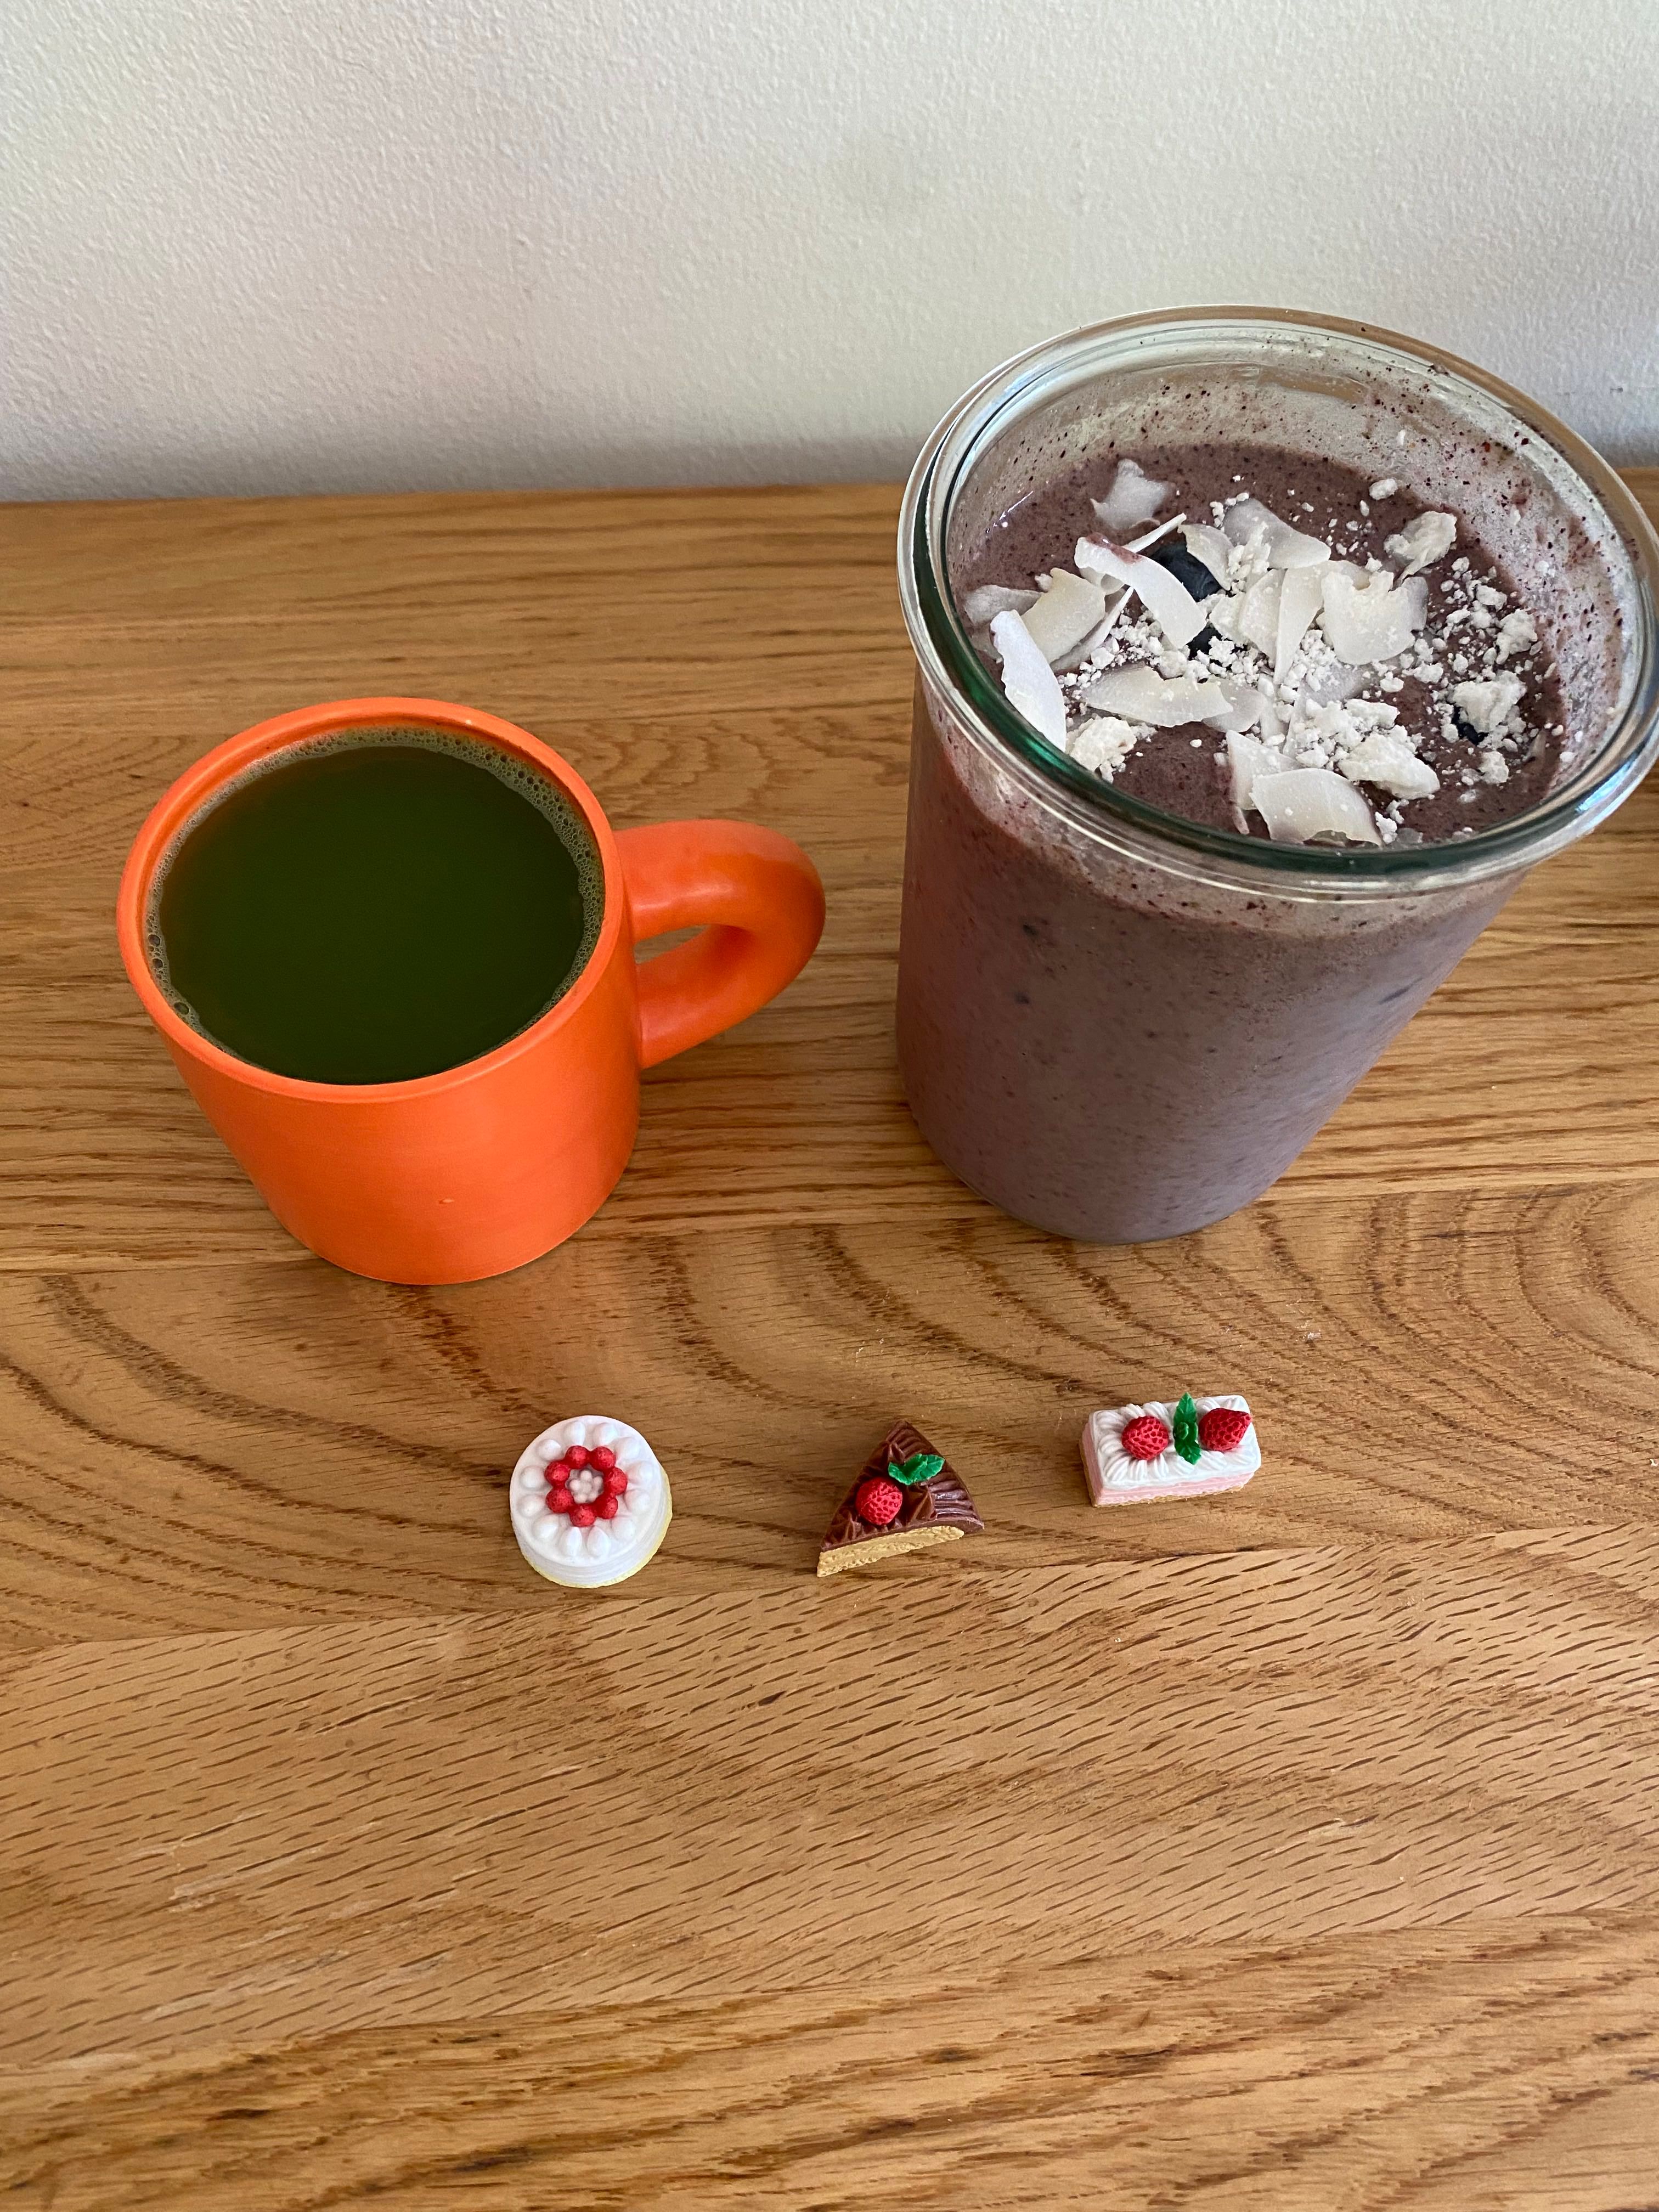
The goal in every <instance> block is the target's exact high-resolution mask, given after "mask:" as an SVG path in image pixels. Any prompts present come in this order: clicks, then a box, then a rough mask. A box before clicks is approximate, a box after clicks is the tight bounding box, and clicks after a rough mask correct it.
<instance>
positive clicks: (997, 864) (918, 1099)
mask: <svg viewBox="0 0 1659 2212" xmlns="http://www.w3.org/2000/svg"><path fill="white" fill-rule="evenodd" d="M1512 887H1513V884H1512V879H1510V880H1505V881H1504V882H1503V883H1501V884H1499V885H1498V887H1497V888H1495V889H1486V890H1483V891H1482V892H1481V893H1480V894H1479V895H1477V896H1470V897H1468V898H1466V899H1462V900H1459V901H1456V902H1452V903H1450V904H1449V905H1437V906H1436V907H1435V908H1433V910H1432V911H1431V912H1424V911H1420V910H1417V909H1413V910H1412V911H1408V912H1401V913H1399V914H1397V915H1396V914H1395V913H1394V912H1393V910H1392V909H1388V910H1385V911H1384V912H1383V913H1382V914H1366V915H1361V914H1359V913H1358V912H1356V913H1355V915H1354V916H1353V917H1352V927H1343V928H1339V929H1336V930H1329V929H1325V928H1319V927H1314V926H1313V925H1312V918H1311V917H1301V916H1297V915H1291V916H1288V917H1287V916H1285V915H1277V914H1275V913H1274V912H1273V909H1272V908H1271V906H1270V905H1269V904H1268V903H1267V902H1262V903H1261V905H1259V906H1256V907H1255V908H1250V907H1249V906H1247V907H1246V909H1245V910H1244V911H1243V912H1241V913H1240V914H1239V915H1237V917H1236V918H1224V917H1223V916H1221V915H1218V914H1216V913H1215V912H1213V911H1207V912H1206V910H1205V907H1204V905H1203V903H1202V902H1199V901H1188V899H1187V898H1185V897H1184V896H1182V890H1181V888H1180V886H1179V884H1176V883H1173V882H1172V883H1171V884H1170V885H1169V886H1168V887H1167V888H1166V887H1164V885H1162V884H1160V883H1159V882H1158V880H1157V878H1155V877H1153V876H1152V875H1151V874H1150V873H1148V874H1145V875H1142V876H1140V877H1139V878H1136V877H1135V876H1134V874H1133V872H1126V873H1125V876H1124V879H1123V880H1122V882H1121V884H1118V885H1117V886H1115V887H1114V888H1113V889H1111V890H1105V889H1103V886H1102V885H1101V884H1100V882H1099V881H1098V879H1097V878H1096V877H1095V876H1093V875H1091V873H1090V872H1088V871H1087V870H1086V869H1085V867H1084V866H1080V865H1079V859H1078V856H1077V854H1076V853H1075V851H1074V850H1073V849H1071V848H1068V846H1067V845H1066V843H1065V842H1063V841H1060V840H1051V839H1048V838H1046V837H1043V836H1034V835H1033V834H1031V824H1030V821H1029V820H1025V821H1021V820H1018V819H1016V820H1014V821H1010V820H1009V819H1008V818H1007V816H1006V813H1005V811H1004V810H1003V809H1002V808H1001V807H1000V805H997V804H996V803H995V802H994V800H993V801H992V803H989V804H987V793H985V792H984V790H983V789H982V788H978V789H976V788H975V779H974V777H973V769H972V763H971V762H969V761H965V760H964V759H963V757H962V756H961V754H960V753H959V752H957V750H955V749H953V748H952V747H951V745H950V744H948V743H947V742H946V741H945V739H944V738H942V737H941V734H940V732H939V730H938V729H937V728H936V727H935V726H934V723H933V718H932V716H931V715H930V714H929V713H928V711H927V704H926V702H925V700H919V702H918V706H917V711H916V714H915V723H914V726H913V732H912V738H911V755H910V814H909V833H908V842H907V846H906V858H905V876H904V918H903V924H902V951H901V957H900V963H899V993H898V1038H899V1059H900V1065H901V1067H902V1073H903V1078H904V1085H905V1091H906V1095H907V1097H908V1099H909V1102H910V1108H911V1111H912V1112H913V1113H914V1114H915V1117H916V1120H917V1121H918V1122H919V1123H920V1124H921V1128H922V1131H923V1133H925V1134H926V1136H927V1139H928V1141H929V1143H930V1144H931V1145H932V1146H933V1149H934V1150H935V1151H936V1152H938V1153H939V1157H940V1158H942V1159H943V1160H945V1162H946V1163H947V1164H948V1165H949V1166H950V1167H951V1169H952V1170H954V1171H955V1173H956V1174H957V1175H959V1176H961V1177H962V1179H963V1182H966V1183H968V1184H969V1185H971V1187H972V1188H974V1189H975V1190H976V1191H978V1192H979V1193H980V1194H981V1196H982V1197H985V1198H988V1199H990V1200H993V1201H994V1203H995V1204H996V1205H998V1206H1001V1207H1002V1208H1003V1209H1004V1211H1005V1212H1009V1213H1012V1214H1014V1215H1016V1216H1018V1218H1019V1219H1020V1220H1022V1221H1029V1222H1031V1223H1033V1224H1034V1225H1036V1227H1037V1228H1039V1229H1048V1230H1053V1231H1057V1232H1059V1233H1060V1234H1061V1235H1064V1236H1067V1237H1083V1238H1086V1239H1088V1240H1090V1241H1091V1242H1097V1243H1109V1244H1128V1243H1140V1242H1141V1241H1142V1240H1144V1239H1148V1238H1152V1237H1173V1236H1177V1235H1179V1234H1180V1233H1182V1231H1185V1230H1188V1229H1195V1228H1199V1227H1201V1226H1202V1225H1204V1224H1205V1223H1206V1222H1210V1221H1216V1220H1218V1219H1220V1218H1221V1217H1222V1216H1223V1215H1225V1214H1228V1213H1231V1212H1233V1211H1234V1210H1235V1209H1236V1208H1237V1207H1238V1206H1243V1205H1245V1204H1247V1203H1248V1202H1249V1200H1251V1199H1253V1198H1255V1197H1257V1196H1258V1195H1259V1194H1261V1191H1263V1190H1264V1189H1266V1188H1267V1185H1268V1184H1269V1183H1271V1182H1273V1181H1274V1180H1275V1179H1276V1178H1277V1177H1278V1176H1279V1175H1280V1174H1282V1173H1283V1171H1284V1170H1285V1168H1287V1167H1288V1166H1289V1165H1290V1164H1291V1161H1292V1160H1293V1159H1294V1158H1296V1156H1297V1153H1298V1152H1300V1151H1301V1150H1302V1148H1303V1146H1304V1145H1305V1144H1306V1143H1307V1142H1308V1140H1309V1139H1310V1137H1311V1136H1312V1135H1313V1133H1314V1132H1315V1131H1316V1129H1317V1128H1318V1127H1320V1125H1321V1123H1322V1122H1323V1121H1325V1120H1326V1119H1327V1118H1328V1115H1330V1114H1331V1113H1332V1111H1333V1110H1334V1108H1335V1107H1336V1106H1337V1105H1338V1104H1339V1103H1340V1101H1341V1100H1342V1099H1343V1098H1344V1097H1346V1095H1347V1093H1348V1091H1350V1090H1352V1087H1353V1085H1355V1084H1356V1083H1357V1082H1358V1079H1359V1078H1360V1077H1361V1076H1362V1075H1363V1074H1364V1072H1365V1070H1366V1069H1367V1068H1368V1067H1369V1066H1370V1064H1371V1062H1372V1061H1373V1060H1375V1059H1376V1055H1377V1054H1378V1052H1379V1051H1380V1050H1381V1049H1382V1047H1383V1044H1384V1043H1386V1042H1387V1041H1388V1039H1389V1037H1391V1036H1393V1035H1394V1034H1395V1030H1398V1029H1400V1028H1401V1027H1402V1026H1403V1024H1405V1023H1406V1022H1407V1021H1408V1020H1409V1019H1410V1018H1411V1017H1412V1015H1413V1014H1414V1013H1415V1012H1417V1009H1418V1008H1419V1006H1421V1005H1422V1003H1423V1001H1424V1000H1425V999H1426V998H1427V997H1428V995H1429V994H1430V993H1431V991H1432V990H1433V989H1434V987H1435V986H1436V985H1437V983H1439V982H1440V981H1442V980H1443V977H1444V976H1445V975H1448V974H1449V971H1450V970H1451V969H1452V968H1453V967H1454V965H1455V963H1456V962H1457V961H1458V960H1459V959H1461V958H1462V955H1463V954H1464V952H1466V951H1468V947H1469V945H1471V944H1472V943H1473V942H1474V939H1475V937H1476V936H1477V935H1478V934H1479V933H1480V931H1481V930H1482V929H1484V928H1485V927H1486V924H1487V922H1488V921H1491V919H1492V915H1494V914H1496V913H1497V911H1498V908H1499V907H1500V906H1501V905H1502V904H1503V903H1504V899H1505V898H1507V897H1508V896H1509V894H1510V890H1511V888H1512ZM965 1017H966V1018H965Z"/></svg>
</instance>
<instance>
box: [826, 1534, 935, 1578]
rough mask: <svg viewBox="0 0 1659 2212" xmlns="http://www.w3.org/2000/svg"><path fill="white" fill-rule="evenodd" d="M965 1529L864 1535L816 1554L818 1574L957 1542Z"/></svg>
mask: <svg viewBox="0 0 1659 2212" xmlns="http://www.w3.org/2000/svg"><path fill="white" fill-rule="evenodd" d="M967 1533H968V1532H967V1530H966V1529H964V1528H905V1529H899V1530H896V1531H895V1532H894V1534H892V1535H890V1536H865V1537H862V1538H860V1541H858V1542H857V1543H856V1544H837V1545H836V1548H835V1550H834V1551H833V1552H820V1553H818V1572H819V1573H820V1574H821V1575H838V1574H840V1572H841V1571H842V1568H843V1567H861V1566H863V1565H866V1562H867V1561H869V1560H871V1559H894V1558H896V1556H897V1555H898V1553H901V1552H921V1551H925V1550H926V1549H927V1546H928V1545H929V1544H953V1543H957V1542H959V1541H961V1539H962V1538H963V1536H964V1535H966V1534H967Z"/></svg>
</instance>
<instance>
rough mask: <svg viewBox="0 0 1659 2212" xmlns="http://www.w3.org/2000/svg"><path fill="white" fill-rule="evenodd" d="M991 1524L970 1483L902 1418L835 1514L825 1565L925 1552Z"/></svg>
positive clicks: (830, 1568)
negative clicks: (981, 1511) (977, 1506)
mask: <svg viewBox="0 0 1659 2212" xmlns="http://www.w3.org/2000/svg"><path fill="white" fill-rule="evenodd" d="M984 1526H985V1523H984V1522H982V1521H981V1519H980V1517H979V1515H978V1514H977V1512H975V1510H974V1501H973V1499H972V1498H970V1497H969V1495H968V1491H967V1487H966V1486H965V1484H964V1483H963V1480H962V1478H961V1476H960V1475H959V1474H957V1472H956V1470H955V1469H954V1468H951V1467H949V1466H947V1465H946V1463H945V1458H944V1455H943V1454H942V1453H939V1452H936V1451H935V1450H934V1449H933V1446H932V1444H930V1443H928V1441H927V1437H925V1436H923V1434H922V1433H921V1430H920V1429H918V1428H916V1427H915V1426H914V1425H912V1424H911V1423H910V1422H908V1421H898V1422H896V1423H895V1424H894V1425H893V1426H892V1427H891V1428H890V1429H889V1431H887V1434H886V1435H885V1436H884V1437H883V1438H882V1440H881V1442H880V1443H878V1445H877V1446H876V1448H875V1449H874V1451H872V1453H871V1455H870V1456H869V1458H868V1459H867V1460H866V1461H865V1462H864V1465H863V1466H862V1467H861V1468H860V1469H859V1473H858V1478H857V1480H855V1481H854V1484H853V1486H852V1487H851V1489H849V1490H848V1492H847V1495H846V1496H845V1497H844V1498H842V1501H841V1504H839V1505H838V1506H836V1510H835V1512H834V1513H833V1514H832V1515H831V1516H830V1521H829V1529H828V1530H827V1532H826V1534H825V1535H824V1539H823V1547H822V1548H821V1550H820V1551H819V1553H818V1572H819V1573H820V1574H821V1575H838V1574H841V1573H842V1572H843V1571H845V1570H846V1569H847V1568H848V1567H863V1566H868V1565H870V1563H871V1562H872V1560H874V1559H891V1558H893V1557H894V1556H895V1554H896V1553H900V1552H920V1551H922V1550H924V1549H925V1548H926V1547H928V1546H930V1545H933V1544H949V1543H953V1542H955V1541H957V1540H958V1539H959V1538H961V1537H963V1536H974V1535H977V1534H979V1532H980V1531H981V1529H982V1528H984Z"/></svg>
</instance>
